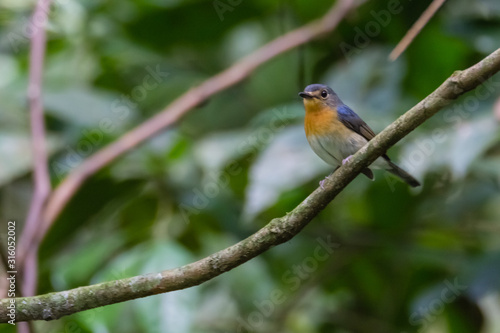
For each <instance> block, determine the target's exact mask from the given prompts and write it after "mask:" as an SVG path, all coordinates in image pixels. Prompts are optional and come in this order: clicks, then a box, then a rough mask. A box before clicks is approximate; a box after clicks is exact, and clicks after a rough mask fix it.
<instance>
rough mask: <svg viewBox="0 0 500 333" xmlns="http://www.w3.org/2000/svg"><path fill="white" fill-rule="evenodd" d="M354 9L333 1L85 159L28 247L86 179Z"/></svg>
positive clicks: (348, 0)
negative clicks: (322, 12) (309, 19)
mask: <svg viewBox="0 0 500 333" xmlns="http://www.w3.org/2000/svg"><path fill="white" fill-rule="evenodd" d="M356 6H357V2H356V0H340V1H337V2H336V4H335V6H333V7H332V8H331V9H330V11H328V12H327V14H326V15H325V16H324V17H323V18H321V19H319V20H317V21H314V22H311V23H309V24H307V25H305V26H303V27H301V28H298V29H296V30H293V31H291V32H289V33H287V34H285V35H283V36H281V37H278V38H276V39H275V40H273V41H271V42H270V43H268V44H266V45H264V46H263V47H261V48H260V49H258V50H256V51H255V52H253V53H252V54H250V55H248V56H246V57H245V58H243V59H241V60H240V61H239V62H237V63H235V64H234V65H233V66H231V67H229V68H228V69H226V70H224V71H223V72H221V73H219V74H217V75H215V76H213V77H212V78H210V79H208V80H206V81H205V82H203V83H202V84H201V85H199V86H198V87H196V88H193V89H191V90H189V91H187V92H186V93H185V94H183V95H182V96H180V97H178V98H177V99H176V100H175V101H173V102H172V103H171V104H170V105H169V106H167V107H166V108H165V109H164V110H162V111H161V112H159V113H158V114H156V115H155V116H153V117H152V118H150V119H148V120H146V121H145V122H144V123H142V124H141V125H139V126H137V127H136V128H134V129H132V130H131V131H129V132H127V133H125V134H124V135H123V136H121V137H120V138H119V139H117V140H116V141H115V142H112V143H111V144H109V145H107V146H106V147H104V148H102V149H101V150H99V151H98V152H96V153H95V154H94V155H92V156H91V157H89V158H87V159H86V160H85V161H84V162H83V163H82V164H81V165H80V166H79V167H77V168H76V169H75V170H73V172H71V173H70V174H69V175H68V177H67V178H66V179H65V180H64V181H63V182H62V183H61V184H60V185H59V186H58V187H57V188H56V189H55V190H54V192H53V193H52V196H51V197H50V198H49V200H48V202H47V207H46V209H45V212H44V214H43V220H44V221H43V224H42V227H41V228H39V229H38V232H37V234H36V235H33V237H32V238H31V239H30V242H29V243H30V244H31V246H32V247H38V245H39V243H40V242H41V240H42V239H43V237H44V236H45V234H46V232H47V231H48V229H49V228H50V226H51V225H52V223H53V222H54V220H55V219H56V218H57V217H58V215H59V214H60V213H61V211H62V210H63V208H64V207H65V205H66V204H67V203H68V201H69V200H70V199H71V197H72V196H73V195H74V194H75V193H76V191H77V190H78V189H79V188H80V186H81V185H82V183H83V182H84V181H85V180H86V179H87V178H88V177H90V176H91V175H93V174H94V173H95V172H97V171H98V170H100V169H101V168H103V167H104V166H106V165H108V164H109V163H111V162H112V161H114V160H115V159H116V158H118V157H120V156H121V155H123V154H124V153H126V152H128V151H129V150H131V149H133V148H134V147H136V146H137V145H139V144H141V143H143V142H144V141H146V140H148V139H150V138H151V137H153V136H155V135H156V134H158V133H159V132H160V131H162V130H164V129H165V128H166V127H168V126H170V125H172V124H174V123H175V122H176V121H177V120H178V119H179V118H180V117H182V116H183V115H185V114H186V113H187V112H189V111H190V110H192V109H193V108H194V107H196V106H197V105H199V104H201V103H202V102H203V101H205V100H207V99H208V98H209V97H211V96H212V95H214V94H216V93H218V92H221V91H223V90H225V89H227V88H229V87H231V86H233V85H234V84H236V83H238V82H240V81H242V80H243V79H245V78H247V77H248V76H249V75H250V74H251V73H252V72H253V71H254V70H255V69H256V68H257V67H259V66H261V65H262V64H264V63H266V62H267V61H269V60H270V59H272V58H274V57H276V56H278V55H280V54H282V53H284V52H286V51H289V50H291V49H293V48H295V47H297V46H299V45H302V44H304V43H307V42H309V41H310V40H312V39H314V38H317V37H318V36H321V35H323V34H325V33H327V32H329V31H331V30H333V29H334V28H335V27H336V26H337V25H338V23H339V22H340V20H341V19H342V18H343V17H344V16H345V15H346V14H347V13H348V12H349V11H350V10H351V9H353V8H355V7H356Z"/></svg>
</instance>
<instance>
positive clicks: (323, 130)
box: [304, 100, 346, 136]
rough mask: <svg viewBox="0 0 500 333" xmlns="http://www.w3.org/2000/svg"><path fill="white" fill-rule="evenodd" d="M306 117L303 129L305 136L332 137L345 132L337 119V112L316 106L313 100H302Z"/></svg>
mask: <svg viewBox="0 0 500 333" xmlns="http://www.w3.org/2000/svg"><path fill="white" fill-rule="evenodd" d="M304 106H305V110H306V117H305V120H304V129H305V131H306V135H307V136H310V135H312V136H325V135H334V134H336V133H338V132H342V131H343V130H345V129H346V128H345V126H344V125H343V124H342V123H341V122H340V121H339V120H338V118H337V110H333V109H330V108H328V107H327V106H323V105H318V103H317V102H315V101H313V100H304Z"/></svg>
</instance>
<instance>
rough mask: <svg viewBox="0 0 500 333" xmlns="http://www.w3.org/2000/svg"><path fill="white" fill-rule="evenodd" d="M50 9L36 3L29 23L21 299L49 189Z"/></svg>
mask: <svg viewBox="0 0 500 333" xmlns="http://www.w3.org/2000/svg"><path fill="white" fill-rule="evenodd" d="M49 8H50V0H39V1H38V2H37V5H36V8H35V11H34V13H33V16H32V19H31V21H30V24H32V25H33V27H32V28H34V29H35V33H34V34H33V37H32V39H31V49H30V67H29V83H28V100H29V107H30V121H31V141H32V147H33V167H34V171H33V180H34V191H33V197H32V199H31V204H30V208H29V212H28V216H27V218H26V223H25V225H24V228H23V233H22V235H21V240H20V241H19V257H18V265H19V267H20V268H21V271H22V277H23V279H22V281H23V285H22V292H23V295H24V296H32V295H34V294H35V292H36V282H37V275H38V274H37V265H36V257H37V251H36V250H35V251H33V250H31V251H30V250H29V249H30V241H31V239H33V237H34V235H36V233H37V232H38V230H39V229H40V227H41V226H42V218H41V217H42V212H43V209H44V205H45V202H46V200H47V198H48V196H49V194H50V190H51V187H50V175H49V170H48V167H47V159H48V158H47V147H46V142H45V122H44V115H43V101H42V76H43V64H44V58H45V57H44V56H45V44H46V33H45V23H46V22H47V17H48V12H49ZM35 25H36V26H35Z"/></svg>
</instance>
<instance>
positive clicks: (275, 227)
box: [0, 49, 500, 322]
mask: <svg viewBox="0 0 500 333" xmlns="http://www.w3.org/2000/svg"><path fill="white" fill-rule="evenodd" d="M498 71H500V49H498V50H496V51H495V52H493V53H492V54H490V55H489V56H488V57H486V58H485V59H483V60H481V61H480V62H479V63H477V64H475V65H474V66H472V67H470V68H468V69H466V70H464V71H457V72H455V73H454V74H453V75H452V76H451V77H450V78H448V79H447V80H446V81H445V82H444V83H443V84H441V86H439V87H438V88H437V89H436V90H435V91H434V92H432V93H431V94H430V95H429V96H427V97H426V98H425V99H424V100H422V101H421V102H420V103H418V104H417V105H415V106H414V107H413V108H411V109H410V110H409V111H407V112H406V113H405V114H403V115H402V116H401V117H399V118H398V119H397V120H396V121H395V122H393V123H392V124H391V125H389V126H388V127H387V128H385V129H384V130H383V131H382V132H380V134H378V135H377V136H376V137H375V138H373V139H372V140H371V141H370V142H368V143H367V144H366V145H365V146H364V147H363V148H361V149H360V150H359V151H358V152H357V153H356V154H354V156H353V157H352V158H351V160H350V161H349V163H347V164H345V165H343V166H341V167H340V168H339V169H337V170H336V171H335V172H334V173H333V175H331V176H330V177H329V178H327V179H326V181H325V182H324V183H323V187H324V188H321V187H320V188H318V189H316V190H315V191H314V192H313V193H312V194H311V195H309V196H308V197H307V198H306V199H305V200H304V201H303V202H301V203H300V204H299V205H298V206H297V207H296V208H295V209H294V210H292V211H291V212H290V213H287V215H285V216H283V217H281V218H275V219H273V220H272V221H271V222H269V223H268V224H267V225H266V226H265V227H264V228H262V229H260V230H259V231H257V232H256V233H255V234H253V235H251V236H250V237H248V238H247V239H244V240H242V241H240V242H239V243H237V244H235V245H233V246H230V247H228V248H226V249H224V250H221V251H219V252H217V253H214V254H212V255H210V256H208V257H205V258H203V259H201V260H199V261H196V262H194V263H191V264H188V265H185V266H182V267H179V268H174V269H170V270H166V271H163V272H160V273H149V274H145V275H139V276H134V277H131V278H126V279H121V280H115V281H109V282H104V283H100V284H96V285H91V286H86V287H80V288H76V289H71V290H66V291H60V292H55V293H50V294H45V295H40V296H35V297H23V298H17V299H16V304H17V310H18V311H17V316H16V320H18V321H25V320H42V319H43V320H53V319H58V318H61V317H62V316H66V315H69V314H73V313H77V312H80V311H84V310H88V309H92V308H96V307H99V306H105V305H109V304H115V303H119V302H124V301H127V300H132V299H137V298H141V297H146V296H151V295H156V294H160V293H166V292H169V291H174V290H180V289H185V288H189V287H193V286H196V285H199V284H201V283H203V282H206V281H208V280H211V279H213V278H214V277H216V276H218V275H220V274H222V273H224V272H227V271H229V270H231V269H233V268H235V267H237V266H239V265H241V264H243V263H245V262H247V261H248V260H250V259H252V258H254V257H256V256H258V255H259V254H261V253H263V252H265V251H267V250H268V249H270V248H272V247H273V246H276V245H279V244H282V243H284V242H286V241H288V240H290V239H292V238H293V237H294V236H295V235H297V234H298V233H299V232H300V231H301V230H302V229H303V228H304V227H305V226H306V225H307V224H308V223H309V222H310V221H311V220H312V219H313V218H314V217H315V216H316V215H317V214H319V212H320V211H321V210H322V209H323V208H325V207H326V205H327V204H328V203H329V202H330V201H332V200H333V199H334V198H335V196H336V195H338V194H339V193H340V192H341V191H342V190H343V189H344V188H345V187H346V186H347V185H348V184H349V183H350V182H351V181H352V180H353V179H354V178H355V177H356V176H357V175H358V174H359V173H360V172H361V171H362V170H363V169H364V168H366V167H367V166H369V165H370V164H371V163H372V162H373V161H375V160H376V159H377V158H378V157H379V156H381V155H382V154H384V153H385V152H386V151H387V150H388V149H389V148H390V147H391V146H392V145H394V144H395V143H396V142H398V141H399V140H401V139H402V138H403V137H405V136H406V135H408V134H409V133H410V132H411V131H413V130H414V129H415V128H417V127H418V126H420V125H421V124H423V123H424V122H425V121H426V120H427V119H429V118H430V117H432V116H433V115H434V114H436V113H437V112H438V111H440V110H442V109H443V108H444V107H445V106H446V105H448V104H450V103H452V102H453V101H454V100H455V99H457V98H458V97H459V96H461V95H463V94H465V93H466V92H468V91H470V90H472V89H475V88H476V87H478V86H479V85H481V84H483V83H484V82H485V80H486V79H488V78H489V77H491V76H492V75H494V74H495V73H497V72H498ZM335 245H336V244H335V243H333V244H332V246H335ZM332 250H333V249H332ZM9 302H10V300H9V299H6V300H0V322H7V321H8V320H9V317H8V316H7V315H8V311H7V305H8V304H9Z"/></svg>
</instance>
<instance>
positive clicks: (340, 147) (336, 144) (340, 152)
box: [307, 132, 387, 168]
mask: <svg viewBox="0 0 500 333" xmlns="http://www.w3.org/2000/svg"><path fill="white" fill-rule="evenodd" d="M307 141H309V145H310V146H311V148H312V150H314V152H315V153H316V154H317V155H318V156H319V157H321V159H322V160H323V161H325V162H326V163H328V164H330V165H332V166H334V167H337V166H339V165H342V160H343V159H345V158H347V157H349V156H350V155H354V154H355V153H356V152H357V151H358V150H359V149H360V148H361V147H363V146H364V145H365V144H366V143H367V142H368V141H367V140H366V139H365V138H364V137H362V136H361V135H359V134H357V133H355V132H352V134H351V135H350V136H349V137H348V138H345V137H343V138H342V137H340V136H334V135H331V136H313V135H311V136H309V137H308V138H307ZM386 165H387V163H386V161H385V160H384V159H383V158H381V157H379V158H378V159H377V160H376V161H375V162H374V163H373V164H372V167H376V168H377V167H378V168H384V167H385V166H386Z"/></svg>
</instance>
